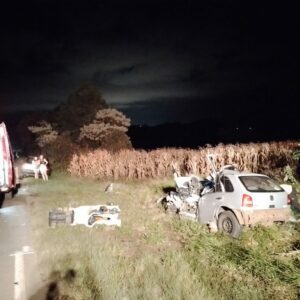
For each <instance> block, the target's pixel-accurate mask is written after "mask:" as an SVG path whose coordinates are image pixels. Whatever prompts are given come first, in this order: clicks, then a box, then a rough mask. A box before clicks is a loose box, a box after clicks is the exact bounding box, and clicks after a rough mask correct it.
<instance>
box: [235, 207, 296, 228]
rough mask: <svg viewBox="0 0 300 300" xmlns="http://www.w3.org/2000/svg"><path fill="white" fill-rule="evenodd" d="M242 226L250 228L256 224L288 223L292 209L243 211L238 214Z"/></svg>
mask: <svg viewBox="0 0 300 300" xmlns="http://www.w3.org/2000/svg"><path fill="white" fill-rule="evenodd" d="M237 217H238V219H239V222H240V224H242V225H246V226H250V225H255V224H262V225H271V224H273V223H274V222H287V221H289V219H290V217H291V209H290V207H286V208H272V209H260V210H251V211H242V212H240V213H238V214H237Z"/></svg>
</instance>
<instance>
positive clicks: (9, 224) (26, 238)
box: [0, 188, 45, 300]
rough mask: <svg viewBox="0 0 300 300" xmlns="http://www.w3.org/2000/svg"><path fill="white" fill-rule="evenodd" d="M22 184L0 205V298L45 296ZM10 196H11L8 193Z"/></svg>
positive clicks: (13, 299) (18, 298) (19, 298)
mask: <svg viewBox="0 0 300 300" xmlns="http://www.w3.org/2000/svg"><path fill="white" fill-rule="evenodd" d="M22 192H24V190H22V188H20V190H19V194H18V195H16V196H15V197H14V199H5V200H4V202H3V203H2V207H1V208H0V300H27V299H30V300H31V299H35V300H40V299H41V300H42V299H45V296H43V295H40V296H34V297H33V295H36V293H37V290H40V289H41V286H42V283H41V280H40V275H39V272H38V268H37V263H36V254H35V252H34V249H33V248H32V243H31V238H30V235H31V234H30V230H31V229H30V217H29V210H28V207H27V204H26V195H23V194H22ZM6 198H9V197H6Z"/></svg>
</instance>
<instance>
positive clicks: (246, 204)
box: [242, 194, 253, 207]
mask: <svg viewBox="0 0 300 300" xmlns="http://www.w3.org/2000/svg"><path fill="white" fill-rule="evenodd" d="M242 206H244V207H253V201H252V197H251V196H249V195H247V194H243V198H242Z"/></svg>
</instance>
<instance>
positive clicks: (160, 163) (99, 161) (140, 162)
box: [68, 141, 296, 179]
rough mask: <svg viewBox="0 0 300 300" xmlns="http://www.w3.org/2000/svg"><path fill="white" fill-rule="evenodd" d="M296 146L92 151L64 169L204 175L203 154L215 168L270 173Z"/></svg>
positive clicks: (99, 174)
mask: <svg viewBox="0 0 300 300" xmlns="http://www.w3.org/2000/svg"><path fill="white" fill-rule="evenodd" d="M295 147H296V143H295V142H292V141H286V142H271V143H249V144H236V145H223V144H219V145H218V146H216V147H205V148H199V149H198V150H191V149H173V148H170V149H158V150H154V151H150V152H147V151H142V150H123V151H120V152H117V153H110V152H108V151H105V150H95V151H92V152H88V153H82V154H74V155H73V157H72V159H71V162H70V164H69V167H68V171H69V172H70V174H72V175H75V176H78V177H91V178H113V179H119V178H128V179H132V178H135V179H144V178H162V177H166V176H170V175H171V174H172V171H173V169H176V171H179V172H180V173H181V174H185V173H187V174H190V173H193V174H202V175H205V174H208V173H209V172H210V167H209V165H208V163H207V160H206V155H207V154H214V155H215V156H216V165H217V167H221V166H223V165H226V164H235V165H237V166H238V167H239V169H241V170H247V171H252V172H259V171H266V172H268V171H274V170H275V169H278V168H282V167H283V166H285V165H287V164H288V163H290V162H291V160H292V159H291V154H292V152H293V149H295Z"/></svg>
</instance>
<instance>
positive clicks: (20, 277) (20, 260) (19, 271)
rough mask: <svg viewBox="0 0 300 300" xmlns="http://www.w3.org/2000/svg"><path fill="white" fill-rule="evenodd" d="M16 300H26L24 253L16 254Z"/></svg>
mask: <svg viewBox="0 0 300 300" xmlns="http://www.w3.org/2000/svg"><path fill="white" fill-rule="evenodd" d="M14 284H15V289H14V295H15V297H14V299H15V300H26V299H27V297H26V287H25V274H24V257H23V252H16V253H15V282H14Z"/></svg>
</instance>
